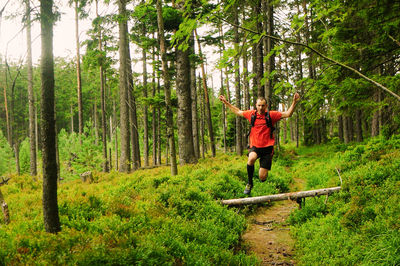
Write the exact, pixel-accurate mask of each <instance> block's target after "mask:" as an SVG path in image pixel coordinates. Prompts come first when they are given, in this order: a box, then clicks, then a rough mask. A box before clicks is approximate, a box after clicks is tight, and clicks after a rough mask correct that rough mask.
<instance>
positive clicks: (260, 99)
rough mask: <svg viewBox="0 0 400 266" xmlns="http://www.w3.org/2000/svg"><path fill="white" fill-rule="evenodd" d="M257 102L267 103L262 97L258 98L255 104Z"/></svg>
mask: <svg viewBox="0 0 400 266" xmlns="http://www.w3.org/2000/svg"><path fill="white" fill-rule="evenodd" d="M258 101H265V103H267V100H266V99H265V98H264V97H258V98H257V100H256V102H258Z"/></svg>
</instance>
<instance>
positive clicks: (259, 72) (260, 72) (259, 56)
mask: <svg viewBox="0 0 400 266" xmlns="http://www.w3.org/2000/svg"><path fill="white" fill-rule="evenodd" d="M261 2H262V1H260V0H257V1H256V3H255V6H254V17H255V18H257V22H256V23H257V24H256V28H257V32H262V23H261V21H259V19H258V18H259V17H260V15H261ZM254 47H255V48H256V64H255V66H254V67H255V68H256V72H255V74H256V85H257V97H264V96H265V89H264V86H263V85H262V84H261V80H262V78H263V76H264V62H263V61H264V60H263V45H262V43H261V42H258V43H257V44H256V45H255V46H254ZM257 97H255V98H257ZM255 100H256V99H255ZM254 105H255V101H254Z"/></svg>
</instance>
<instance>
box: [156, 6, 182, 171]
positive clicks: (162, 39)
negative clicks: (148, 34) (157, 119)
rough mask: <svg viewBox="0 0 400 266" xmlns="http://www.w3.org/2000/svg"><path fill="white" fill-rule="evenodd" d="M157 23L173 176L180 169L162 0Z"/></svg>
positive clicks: (158, 7)
mask: <svg viewBox="0 0 400 266" xmlns="http://www.w3.org/2000/svg"><path fill="white" fill-rule="evenodd" d="M156 8H157V22H158V35H159V36H158V37H159V40H160V54H161V64H162V74H163V77H164V92H165V105H166V106H165V109H166V119H167V138H168V144H169V149H170V155H171V174H172V175H177V174H178V167H177V164H176V150H175V137H174V128H173V125H174V123H173V114H172V104H171V88H170V86H171V81H170V77H169V73H168V64H167V51H166V43H165V36H164V20H163V17H162V0H157V3H156Z"/></svg>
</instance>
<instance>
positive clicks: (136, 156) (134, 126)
mask: <svg viewBox="0 0 400 266" xmlns="http://www.w3.org/2000/svg"><path fill="white" fill-rule="evenodd" d="M127 51H128V62H129V63H128V64H127V66H126V68H127V70H128V98H129V103H128V111H129V123H130V126H131V128H130V132H131V134H130V137H131V146H132V161H133V169H139V168H140V166H141V162H140V147H139V131H138V122H137V112H136V97H135V95H134V87H133V76H132V68H131V57H130V52H129V43H128V47H127Z"/></svg>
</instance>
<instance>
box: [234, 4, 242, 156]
mask: <svg viewBox="0 0 400 266" xmlns="http://www.w3.org/2000/svg"><path fill="white" fill-rule="evenodd" d="M232 8H233V12H232V13H233V20H234V25H235V26H234V27H233V32H234V33H233V35H234V46H235V50H236V53H237V55H236V56H235V98H236V104H235V106H236V107H237V108H239V109H242V108H241V100H242V95H241V88H240V51H239V44H240V40H239V11H238V6H237V4H235V5H233V6H232ZM235 119H236V153H237V154H238V155H242V153H243V138H242V118H241V117H240V116H236V117H235Z"/></svg>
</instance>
